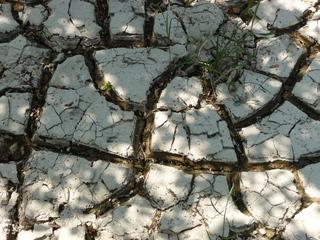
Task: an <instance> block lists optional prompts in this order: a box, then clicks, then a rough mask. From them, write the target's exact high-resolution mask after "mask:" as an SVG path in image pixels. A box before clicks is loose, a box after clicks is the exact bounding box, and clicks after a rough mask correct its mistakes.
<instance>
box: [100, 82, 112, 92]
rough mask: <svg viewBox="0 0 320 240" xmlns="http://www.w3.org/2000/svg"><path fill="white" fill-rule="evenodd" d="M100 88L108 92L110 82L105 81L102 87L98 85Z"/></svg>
mask: <svg viewBox="0 0 320 240" xmlns="http://www.w3.org/2000/svg"><path fill="white" fill-rule="evenodd" d="M100 90H102V91H108V92H110V91H111V83H110V82H107V83H106V84H104V85H103V86H102V87H100Z"/></svg>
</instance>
